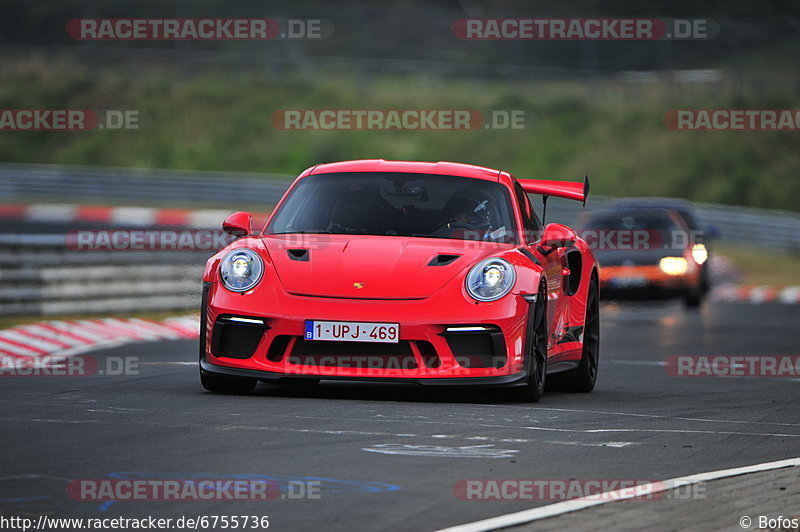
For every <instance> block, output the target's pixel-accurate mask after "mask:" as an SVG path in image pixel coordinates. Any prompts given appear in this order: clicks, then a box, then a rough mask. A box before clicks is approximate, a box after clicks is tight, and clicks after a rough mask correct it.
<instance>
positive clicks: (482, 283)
mask: <svg viewBox="0 0 800 532" xmlns="http://www.w3.org/2000/svg"><path fill="white" fill-rule="evenodd" d="M516 278H517V273H516V272H515V271H514V267H513V266H511V264H510V263H508V262H507V261H505V260H503V259H486V260H484V261H481V262H479V263H478V264H476V265H475V266H473V267H472V269H471V270H470V271H469V273H468V274H467V292H468V293H469V295H470V296H472V297H473V298H475V299H477V300H478V301H494V300H495V299H500V298H501V297H503V296H504V295H506V294H507V293H508V292H510V291H511V288H512V287H513V286H514V281H515V280H516Z"/></svg>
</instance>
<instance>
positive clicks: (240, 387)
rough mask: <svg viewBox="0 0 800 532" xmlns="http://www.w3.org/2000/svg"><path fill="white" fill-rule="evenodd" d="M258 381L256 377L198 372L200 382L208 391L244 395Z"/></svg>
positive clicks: (252, 388)
mask: <svg viewBox="0 0 800 532" xmlns="http://www.w3.org/2000/svg"><path fill="white" fill-rule="evenodd" d="M257 382H258V381H257V380H256V379H250V378H241V377H220V376H218V375H212V374H210V373H205V372H202V371H201V372H200V383H201V384H202V385H203V388H205V389H206V390H208V391H209V392H216V393H226V394H232V395H244V394H248V393H250V392H252V391H253V390H254V389H255V387H256V383H257Z"/></svg>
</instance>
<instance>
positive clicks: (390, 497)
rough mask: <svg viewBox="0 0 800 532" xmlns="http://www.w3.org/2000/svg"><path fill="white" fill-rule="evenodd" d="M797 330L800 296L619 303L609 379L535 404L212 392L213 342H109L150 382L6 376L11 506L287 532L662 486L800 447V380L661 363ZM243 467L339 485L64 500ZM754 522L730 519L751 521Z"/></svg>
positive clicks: (16, 510)
mask: <svg viewBox="0 0 800 532" xmlns="http://www.w3.org/2000/svg"><path fill="white" fill-rule="evenodd" d="M798 323H800V307H798V306H794V305H749V304H711V305H707V306H705V307H704V308H703V309H702V310H701V311H699V312H687V311H685V310H684V309H683V308H682V306H680V305H679V304H678V303H670V302H666V303H653V304H646V305H634V304H625V305H620V306H616V305H608V304H606V305H604V306H603V307H602V329H601V334H602V340H601V342H602V344H601V365H600V375H599V379H598V384H597V387H596V389H595V391H594V392H592V393H591V394H568V393H557V392H551V393H548V394H547V395H546V396H545V397H544V399H543V400H542V401H540V402H539V403H537V404H533V405H532V404H519V403H513V402H510V401H508V400H506V397H505V396H504V395H502V394H497V393H490V392H487V391H480V390H466V391H463V390H453V389H427V388H422V387H417V386H407V385H399V384H387V385H372V384H350V383H342V382H335V383H334V382H331V383H322V384H321V385H320V386H319V387H317V388H314V389H309V390H307V389H297V388H293V387H290V386H288V385H270V384H259V386H258V388H257V389H256V392H255V393H254V395H252V396H225V395H214V394H210V393H207V392H205V391H203V389H202V388H201V386H200V383H199V379H198V375H197V367H196V359H197V347H196V342H193V341H182V340H181V341H165V342H153V343H140V344H135V345H129V346H123V347H118V348H115V349H110V350H105V351H100V352H96V353H94V355H95V356H96V357H98V361H99V363H100V366H101V367H103V360H104V359H106V358H108V357H113V356H135V357H139V370H138V373H139V374H138V375H128V376H110V375H102V376H101V375H95V376H91V377H0V386H1V387H2V388H0V389H2V393H1V394H0V406H1V407H2V414H0V417H2V423H3V430H2V433H0V434H2V435H1V436H0V443H1V444H2V453H0V464H2V468H1V469H0V471H2V473H1V474H0V514H2V515H5V516H10V515H20V516H23V515H28V516H30V515H38V514H41V513H43V512H44V513H47V514H48V515H52V516H87V517H116V516H129V517H146V516H148V515H152V516H155V517H179V516H181V515H186V516H199V515H215V514H216V515H234V514H235V515H268V516H269V522H270V527H269V529H270V530H278V531H305V530H312V531H317V530H336V531H339V530H341V531H350V530H435V529H438V528H443V527H447V526H452V525H457V524H461V523H466V522H471V521H475V520H479V519H485V518H489V517H494V516H497V515H501V514H505V513H509V512H515V511H520V510H524V509H527V508H532V507H535V506H541V505H544V504H548V503H547V502H545V501H542V502H535V501H525V502H517V501H502V502H497V501H463V500H460V499H458V498H456V497H455V496H454V494H453V487H454V485H455V484H456V483H457V482H458V481H459V480H462V479H502V478H511V479H520V478H528V479H570V478H574V479H603V478H605V479H651V480H659V479H667V478H673V477H678V476H683V475H688V474H692V473H699V472H704V471H711V470H717V469H724V468H731V467H738V466H745V465H750V464H756V463H761V462H768V461H775V460H780V459H785V458H793V457H796V456H800V410H798V408H797V395H798V394H797V390H798V382H797V381H796V380H792V379H787V378H775V377H773V378H714V377H708V378H698V377H695V378H685V377H673V376H670V375H669V374H668V373H667V372H666V371H665V369H664V367H662V366H661V365H660V364H659V363H660V362H662V361H663V360H664V359H665V358H666V357H669V356H671V355H798V354H800V353H798V351H800V350H798V343H799V342H798V335H797V324H798ZM243 475H244V476H247V475H253V476H255V478H265V477H266V478H271V479H274V480H275V481H276V482H277V483H279V484H281V485H282V486H283V491H282V495H284V496H285V495H286V494H287V487H286V486H287V485H288V484H289V483H290V482H292V481H295V482H298V481H307V480H308V479H323V480H319V482H320V484H319V486H320V496H319V498H318V499H312V500H292V499H288V498H283V499H276V500H271V501H257V502H252V501H225V502H199V501H180V502H163V501H158V502H154V501H130V502H113V503H102V502H78V501H75V500H73V499H71V498H70V497H68V496H67V494H66V486H67V484H68V482H69V481H70V480H72V479H108V478H137V479H151V478H153V479H164V478H232V477H237V476H239V477H241V476H243ZM615 504H617V503H615ZM642 504H644V503H642ZM703 504H704V503H700V504H698V503H697V502H696V501H695V503H694V504H693V505H692V508H694V509H695V510H694V511H698V510H697V508H700V511H702V509H703V508H704V506H703ZM707 504H708V505H709V506H708V508H709V509H710V508H711V505H713V500H708V502H707ZM636 508H637V509H641V508H642V507H641V506H637V507H636ZM687 508H688V503H687ZM678 511H680V509H679V510H678ZM576 517H577V518H578V519H580V514H575V515H573V516H572V519H573V521H572V522H574V519H575V518H576ZM737 519H738V516H735V515H731V516H730V521H731V522H730V523H723V526H725V527H729V528H733V529H735V528H736V527H737V526H738V523H737V521H736V520H737ZM550 523H551V524H552V521H551V522H550ZM586 524H587V525H588V524H589V523H586ZM556 528H558V527H556ZM623 528H624V527H623Z"/></svg>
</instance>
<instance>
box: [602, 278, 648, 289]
mask: <svg viewBox="0 0 800 532" xmlns="http://www.w3.org/2000/svg"><path fill="white" fill-rule="evenodd" d="M610 284H611V286H613V287H615V288H637V287H640V286H645V285H646V284H647V279H645V278H644V277H615V278H614V279H611V283H610Z"/></svg>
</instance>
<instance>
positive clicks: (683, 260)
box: [578, 199, 710, 307]
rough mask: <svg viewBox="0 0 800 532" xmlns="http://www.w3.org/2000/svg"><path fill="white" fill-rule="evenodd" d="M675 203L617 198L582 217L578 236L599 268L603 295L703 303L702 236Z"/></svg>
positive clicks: (705, 281)
mask: <svg viewBox="0 0 800 532" xmlns="http://www.w3.org/2000/svg"><path fill="white" fill-rule="evenodd" d="M679 201H680V200H678V202H679ZM678 202H672V203H671V202H670V200H663V201H662V200H661V199H656V200H652V201H649V200H643V201H638V200H620V201H616V202H612V203H611V204H609V205H608V206H606V207H605V208H603V209H602V210H598V211H593V212H591V213H588V214H587V215H585V216H584V217H582V219H581V220H580V221H579V224H578V225H579V234H580V235H581V236H582V238H583V239H584V240H586V242H587V243H589V245H590V247H592V249H593V251H594V253H595V256H596V257H597V261H598V263H599V264H600V265H601V269H600V289H601V294H602V297H604V298H631V299H660V298H669V297H681V298H683V300H684V303H685V304H686V306H688V307H698V306H699V305H700V304H701V303H702V301H703V299H704V297H705V295H706V293H707V292H708V289H709V286H710V283H709V275H708V269H707V265H708V248H707V246H706V243H705V242H703V240H706V239H707V238H705V239H704V238H703V232H702V231H700V230H699V229H694V230H693V229H692V227H695V228H697V227H699V226H698V225H697V221H696V217H695V216H694V215H693V213H692V211H691V208H690V207H689V205H688V203H687V204H685V205H683V204H680V203H678ZM671 207H677V208H671ZM679 209H680V210H679ZM687 218H689V219H688V220H687Z"/></svg>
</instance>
